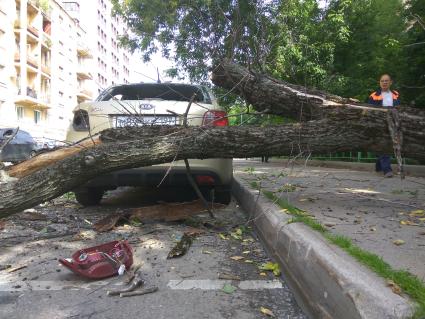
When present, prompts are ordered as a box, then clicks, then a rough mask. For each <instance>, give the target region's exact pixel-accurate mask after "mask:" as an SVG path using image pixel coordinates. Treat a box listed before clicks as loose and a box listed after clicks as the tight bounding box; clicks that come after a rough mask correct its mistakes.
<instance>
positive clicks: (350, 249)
mask: <svg viewBox="0 0 425 319" xmlns="http://www.w3.org/2000/svg"><path fill="white" fill-rule="evenodd" d="M256 189H258V185H257V188H256ZM262 193H263V194H264V196H266V197H267V198H268V199H270V200H271V201H273V202H275V203H276V204H277V205H278V206H279V207H280V208H282V209H283V210H284V211H285V212H286V213H288V214H291V215H292V216H294V217H293V218H292V219H291V220H290V222H291V223H295V222H300V223H304V224H305V225H307V226H309V227H311V228H312V229H314V230H316V231H318V232H320V233H321V234H322V235H323V236H324V237H325V238H326V239H327V240H328V241H329V242H331V243H332V244H334V245H336V246H338V247H340V248H341V249H343V250H344V251H345V252H347V253H348V254H349V255H350V256H352V257H354V258H355V259H356V260H357V261H358V262H360V263H361V264H363V265H365V266H367V267H368V268H369V269H371V270H372V271H374V272H375V273H376V274H378V275H379V276H381V277H383V278H385V279H387V280H392V281H393V282H394V283H395V284H397V285H398V286H399V287H400V288H401V289H402V290H403V291H404V292H405V293H406V294H408V295H409V296H410V297H411V298H412V299H413V300H414V301H415V302H416V303H417V308H416V312H415V314H414V316H413V318H415V319H421V318H422V319H423V318H425V284H424V282H423V281H422V280H420V279H419V278H418V277H416V276H415V275H412V274H411V273H409V272H408V271H405V270H395V269H393V268H392V267H391V266H390V265H389V264H388V263H386V262H385V261H384V260H383V259H382V258H381V257H379V256H378V255H375V254H373V253H371V252H368V251H366V250H364V249H362V248H360V247H358V246H356V245H355V244H353V242H352V240H351V239H350V238H348V237H345V236H341V235H335V234H332V233H331V232H330V231H329V230H328V229H326V228H325V227H324V226H323V225H322V224H320V223H319V222H318V221H316V220H315V219H314V218H313V217H312V216H311V215H309V214H308V213H307V212H305V211H303V210H301V209H299V208H297V207H295V206H293V205H291V204H289V203H288V201H286V200H285V199H282V198H279V197H277V196H276V195H275V194H274V193H273V192H270V191H267V190H263V191H262Z"/></svg>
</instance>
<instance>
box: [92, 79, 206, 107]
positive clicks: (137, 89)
mask: <svg viewBox="0 0 425 319" xmlns="http://www.w3.org/2000/svg"><path fill="white" fill-rule="evenodd" d="M193 94H196V97H195V101H196V102H201V103H207V104H211V98H210V96H209V95H208V92H207V91H206V90H203V89H202V88H201V87H199V86H195V85H188V84H167V83H158V84H156V83H152V84H151V83H149V84H147V83H146V84H130V85H120V86H114V87H111V88H109V89H107V90H105V91H103V92H102V93H101V94H100V95H99V97H98V98H97V99H96V101H109V100H111V99H117V100H127V101H129V100H130V101H131V100H146V99H160V100H166V101H190V99H191V97H192V96H193Z"/></svg>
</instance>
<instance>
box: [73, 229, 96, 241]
mask: <svg viewBox="0 0 425 319" xmlns="http://www.w3.org/2000/svg"><path fill="white" fill-rule="evenodd" d="M94 237H95V233H94V232H93V231H89V230H86V231H80V232H79V233H78V234H75V235H74V237H73V239H74V240H90V239H94Z"/></svg>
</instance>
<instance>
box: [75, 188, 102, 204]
mask: <svg viewBox="0 0 425 319" xmlns="http://www.w3.org/2000/svg"><path fill="white" fill-rule="evenodd" d="M104 193H105V191H104V190H103V189H102V188H94V187H84V188H79V189H76V190H74V194H75V199H76V200H77V202H78V203H80V204H81V205H83V206H94V205H97V204H99V203H100V201H101V200H102V197H103V194H104Z"/></svg>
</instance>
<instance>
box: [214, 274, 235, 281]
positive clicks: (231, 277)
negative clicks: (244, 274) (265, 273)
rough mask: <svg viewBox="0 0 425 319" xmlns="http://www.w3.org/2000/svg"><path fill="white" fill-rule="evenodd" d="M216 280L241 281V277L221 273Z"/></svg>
mask: <svg viewBox="0 0 425 319" xmlns="http://www.w3.org/2000/svg"><path fill="white" fill-rule="evenodd" d="M218 279H224V280H239V281H240V280H241V277H239V276H236V275H233V274H228V273H221V274H219V275H218Z"/></svg>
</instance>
